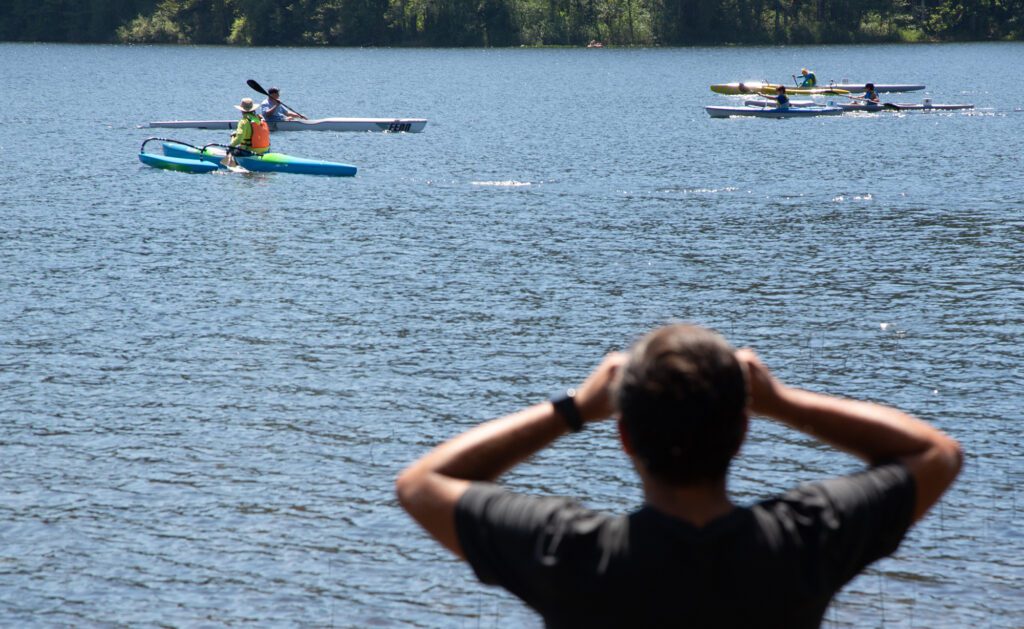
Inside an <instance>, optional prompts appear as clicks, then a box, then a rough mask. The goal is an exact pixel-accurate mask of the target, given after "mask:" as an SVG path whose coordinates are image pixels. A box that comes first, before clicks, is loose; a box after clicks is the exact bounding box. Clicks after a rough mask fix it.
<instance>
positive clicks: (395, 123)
mask: <svg viewBox="0 0 1024 629" xmlns="http://www.w3.org/2000/svg"><path fill="white" fill-rule="evenodd" d="M267 124H268V125H269V126H270V130H271V131H382V132H384V133H419V132H421V131H423V128H424V127H426V126H427V120H426V118H319V119H315V120H281V121H278V122H268V123H267ZM237 125H238V121H237V120H162V121H157V122H150V123H148V124H147V125H146V126H148V127H150V128H162V129H234V128H235V127H236V126H237Z"/></svg>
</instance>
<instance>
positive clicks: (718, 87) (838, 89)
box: [711, 81, 924, 95]
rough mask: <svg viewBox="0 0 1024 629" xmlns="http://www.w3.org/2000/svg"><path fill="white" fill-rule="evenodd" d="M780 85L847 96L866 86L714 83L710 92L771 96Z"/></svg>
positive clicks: (884, 86) (880, 86) (912, 88)
mask: <svg viewBox="0 0 1024 629" xmlns="http://www.w3.org/2000/svg"><path fill="white" fill-rule="evenodd" d="M780 85H782V86H783V87H785V88H786V92H788V93H790V94H849V93H851V92H863V91H864V90H865V89H866V88H867V85H866V84H865V83H850V82H848V81H847V82H844V83H829V84H827V85H825V84H819V85H817V86H816V87H812V88H804V87H794V86H792V85H785V84H784V83H767V82H765V81H743V82H741V83H715V84H713V85H712V86H711V91H712V92H715V93H716V94H732V95H735V94H771V93H774V92H775V89H776V88H777V87H779V86H780ZM923 89H924V85H917V84H911V83H875V91H876V92H916V91H919V90H923Z"/></svg>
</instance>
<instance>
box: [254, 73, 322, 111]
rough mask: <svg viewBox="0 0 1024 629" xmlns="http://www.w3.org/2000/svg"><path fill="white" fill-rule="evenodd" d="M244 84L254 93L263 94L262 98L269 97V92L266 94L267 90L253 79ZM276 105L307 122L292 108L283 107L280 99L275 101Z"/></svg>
mask: <svg viewBox="0 0 1024 629" xmlns="http://www.w3.org/2000/svg"><path fill="white" fill-rule="evenodd" d="M246 84H248V85H249V87H251V88H252V89H254V90H256V91H257V92H259V93H260V94H263V95H264V96H267V97H269V96H270V93H269V92H267V90H265V89H263V86H262V85H260V84H259V83H257V82H256V80H255V79H249V80H248V81H246ZM277 103H278V104H279V105H281V106H282V107H284V108H285V109H287V110H288V111H290V112H292V113H293V114H295V115H296V116H299V117H301V118H302V119H303V120H309V118H306V117H305V116H303V115H302V114H300V113H299V112H297V111H295V110H294V109H292V108H291V107H289V106H288V105H285V104H284V101H282V100H281V99H278V100H277Z"/></svg>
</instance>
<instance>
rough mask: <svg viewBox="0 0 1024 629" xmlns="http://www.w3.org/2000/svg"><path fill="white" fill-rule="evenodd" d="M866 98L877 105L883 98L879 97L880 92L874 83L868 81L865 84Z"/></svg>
mask: <svg viewBox="0 0 1024 629" xmlns="http://www.w3.org/2000/svg"><path fill="white" fill-rule="evenodd" d="M864 100H866V101H868V102H869V103H874V104H875V105H877V104H878V102H879V101H880V100H881V98H879V96H878V92H877V91H875V84H874V83H867V84H865V85H864Z"/></svg>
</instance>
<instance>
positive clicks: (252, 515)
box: [0, 44, 1024, 628]
mask: <svg viewBox="0 0 1024 629" xmlns="http://www.w3.org/2000/svg"><path fill="white" fill-rule="evenodd" d="M0 56H2V58H3V59H4V64H3V66H4V67H3V69H2V70H0V77H2V83H3V85H4V86H5V88H6V91H5V93H4V94H3V102H4V112H3V113H4V115H3V118H2V119H0V217H2V222H0V297H2V299H0V429H2V435H0V479H2V483H0V625H3V626H8V627H13V626H19V627H47V626H131V627H144V626H156V625H161V626H181V627H199V626H203V627H216V626H228V625H230V626H266V627H270V626H275V627H280V626H294V627H324V626H331V627H367V626H382V627H407V626H422V627H516V626H523V627H535V626H539V621H538V619H537V617H536V616H535V615H534V614H533V613H532V612H531V611H530V610H528V609H527V608H525V607H524V606H523V605H521V604H520V603H518V602H517V600H516V599H514V598H513V597H511V596H509V595H508V594H505V593H504V592H503V591H501V590H499V589H494V588H488V587H484V586H482V585H480V584H478V583H477V581H476V580H475V578H474V577H473V575H472V573H471V571H470V570H469V568H468V567H466V566H465V565H464V564H461V563H459V562H457V561H455V560H453V559H452V558H451V557H450V556H448V554H447V553H446V552H443V551H442V550H441V548H440V547H439V546H438V545H437V544H435V543H434V542H433V541H431V540H430V539H428V538H427V537H426V536H425V535H424V534H423V533H422V532H421V531H420V530H419V529H418V528H417V527H416V526H414V524H413V523H412V521H411V520H410V519H409V518H408V517H406V516H405V514H404V513H403V512H402V511H401V510H400V509H399V508H398V506H397V504H396V501H395V499H394V495H393V489H392V487H393V479H394V477H395V475H396V474H397V473H398V472H399V471H400V470H401V469H402V468H403V466H404V465H406V464H407V463H408V462H410V461H411V460H413V459H414V458H416V457H417V456H419V455H420V454H422V453H423V452H425V451H426V450H427V449H428V448H429V447H431V446H432V445H434V444H436V443H438V442H439V441H440V440H443V439H445V438H447V437H449V436H451V435H453V434H455V433H457V432H459V431H462V430H464V429H466V428H468V427H470V426H472V425H474V424H476V423H478V422H480V421H482V420H485V419H488V418H491V417H494V416H498V415H501V414H505V413H507V412H510V411H513V410H516V409H518V408H519V407H521V406H523V405H527V404H530V403H533V402H536V401H539V400H543V399H545V398H546V397H548V396H549V395H550V394H552V393H554V392H556V391H558V390H561V389H564V388H566V387H568V386H571V385H573V384H575V383H576V382H578V381H579V380H580V379H581V378H582V377H584V376H585V375H586V374H587V373H588V372H589V370H590V368H591V367H592V366H593V365H594V364H596V363H597V362H598V361H599V359H600V358H601V356H602V355H603V354H604V353H605V352H606V351H608V350H609V349H614V348H623V347H626V346H628V344H629V343H630V342H631V341H633V340H634V339H635V338H636V337H637V336H638V335H640V334H642V333H643V332H645V331H647V330H648V329H650V328H651V327H653V326H656V325H659V324H662V323H665V322H667V321H671V320H677V319H683V320H690V321H696V322H699V323H702V324H705V325H709V326H713V327H715V328H717V329H719V330H721V331H722V332H723V333H724V334H726V336H727V337H728V338H729V339H730V340H731V341H732V342H733V343H734V344H735V345H737V346H748V345H749V346H752V347H754V348H756V349H757V350H758V351H759V353H760V354H761V356H762V357H763V359H764V360H765V362H766V363H767V364H768V365H769V366H770V367H772V368H773V369H774V370H775V371H776V372H777V374H778V375H779V376H780V377H781V378H783V379H784V380H786V381H788V382H790V383H792V384H795V385H799V386H802V387H806V388H811V389H815V390H821V391H829V392H833V393H837V394H842V395H847V396H853V397H862V398H869V399H874V400H880V401H885V402H888V403H892V404H894V405H897V406H899V407H901V408H903V409H906V410H908V411H910V412H913V413H915V414H918V415H920V416H921V417H924V418H926V419H928V420H929V421H933V422H934V423H935V424H937V425H938V426H940V427H941V428H943V429H944V430H946V431H948V432H949V433H951V434H952V435H954V436H955V437H957V438H958V439H959V440H960V441H961V442H962V443H963V445H964V447H965V449H966V452H967V456H968V458H967V463H966V467H965V470H964V473H963V475H962V477H961V479H960V480H959V481H958V483H957V484H956V485H955V487H954V488H953V489H952V490H951V491H950V492H949V494H948V495H947V497H946V498H945V499H944V500H943V502H942V503H941V505H940V506H939V507H938V508H936V509H935V510H934V511H933V513H932V514H930V515H929V516H928V518H927V519H926V520H925V521H923V522H922V523H921V524H920V525H919V526H918V527H917V528H916V529H914V531H913V532H912V533H911V534H910V536H909V537H908V538H907V540H906V541H905V542H904V544H903V546H902V547H901V549H900V551H899V552H898V553H897V554H896V555H895V556H894V557H892V558H889V559H886V560H884V561H881V562H878V563H877V564H875V565H874V566H872V567H871V569H869V570H868V571H867V572H866V573H865V574H863V575H862V576H860V577H858V578H857V579H856V580H855V581H853V582H852V583H851V584H850V585H849V586H847V588H846V589H845V590H844V591H843V592H842V594H841V595H840V596H839V597H838V598H837V599H836V601H835V603H834V604H833V606H832V607H831V608H830V610H829V612H828V614H827V616H826V620H825V626H826V627H883V626H884V627H964V626H977V627H997V628H1019V627H1021V626H1024V595H1022V591H1024V531H1022V523H1024V491H1022V489H1021V485H1022V483H1024V463H1022V454H1024V445H1022V444H1024V417H1022V411H1021V409H1022V402H1024V396H1022V391H1024V370H1022V363H1021V350H1022V343H1021V338H1022V333H1024V290H1022V288H1024V287H1022V280H1021V278H1022V273H1024V160H1022V157H1021V138H1022V137H1024V112H1022V110H1021V107H1022V105H1024V82H1021V81H1020V80H1019V74H1020V68H1022V67H1024V45H1021V44H971V45H943V46H932V45H920V46H856V47H790V48H741V49H737V48H695V49H671V50H612V49H604V50H525V49H524V50H467V51H464V50H376V49H367V50H347V49H251V50H238V49H222V48H198V47H182V48H175V47H114V46H109V47H107V46H60V45H12V44H0ZM802 66H811V67H813V68H814V69H815V70H816V71H817V72H818V75H819V77H820V78H821V79H823V80H828V79H840V78H843V77H846V78H849V79H850V80H851V81H875V82H911V83H925V84H926V85H928V91H927V92H926V93H924V94H921V93H916V94H903V95H883V96H884V97H885V100H895V101H896V102H906V101H911V102H913V101H917V102H919V101H920V99H921V98H922V96H927V97H931V98H932V99H933V100H934V102H936V103H940V102H946V103H949V102H952V103H958V102H969V103H974V104H975V105H976V106H977V109H975V110H974V111H972V112H952V113H942V114H939V113H913V112H911V113H906V114H890V113H886V114H862V115H844V116H841V117H828V118H819V119H804V120H761V119H727V120H712V119H710V118H709V117H708V116H707V115H706V114H705V113H704V111H703V109H702V107H703V106H704V105H708V104H720V103H727V102H729V99H728V98H726V97H722V96H718V95H715V94H712V93H711V92H710V91H708V89H707V86H708V84H709V83H714V82H725V81H734V80H747V79H762V78H768V79H774V80H781V79H784V78H785V77H789V76H790V75H791V74H793V73H794V72H796V71H797V70H799V68H800V67H802ZM247 78H254V79H256V80H258V81H259V82H260V83H262V84H263V85H264V86H270V85H278V86H280V87H281V88H282V98H283V99H284V101H285V102H286V103H288V104H289V105H291V106H293V107H295V108H296V109H297V110H299V111H301V112H303V113H305V114H306V115H308V116H310V117H322V116H362V117H398V116H403V117H425V118H428V119H429V121H430V122H429V124H428V126H427V128H426V131H425V132H424V133H419V134H376V133H372V134H371V133H367V134H355V133H293V134H285V133H281V134H275V135H274V137H273V142H274V146H275V148H277V149H279V150H281V151H284V152H287V153H291V154H294V155H300V156H304V157H312V158H320V159H331V160H336V161H343V162H348V163H352V164H356V165H357V166H359V167H360V171H359V174H358V176H356V177H355V178H351V179H333V178H318V177H304V176H290V175H282V174H270V175H237V174H215V175H185V174H179V173H171V172H166V171H159V170H155V169H151V168H148V167H146V166H143V165H142V164H140V163H139V162H138V159H137V157H136V153H137V152H138V149H139V145H140V144H141V142H142V140H143V139H145V138H146V137H148V136H152V135H159V136H164V137H167V136H170V137H175V138H178V139H181V140H184V141H187V142H191V143H195V144H204V143H207V142H215V141H220V142H223V141H226V139H227V135H228V133H227V132H213V131H202V130H182V131H174V130H153V129H140V128H137V126H138V125H140V124H143V123H145V122H147V121H149V120H163V119H174V118H193V119H195V118H233V117H234V116H235V114H236V112H235V110H234V109H233V108H232V105H233V104H235V103H237V102H238V101H239V100H240V99H241V98H242V97H243V96H252V97H257V98H258V97H259V95H258V94H255V93H254V92H252V91H250V90H249V89H248V88H247V87H246V84H245V79H247ZM856 467H857V464H856V462H855V461H854V460H853V459H851V458H850V457H847V456H845V455H842V454H838V453H836V452H834V451H831V450H829V449H827V448H824V447H821V446H818V445H816V444H814V443H813V442H810V441H809V440H808V439H806V438H804V437H803V436H801V435H797V434H794V433H792V432H789V431H787V430H784V429H781V428H779V427H778V426H776V425H773V424H770V423H767V422H764V421H757V422H755V423H754V424H753V425H752V431H751V435H750V440H749V442H748V443H747V445H746V446H745V447H744V451H743V453H742V455H741V457H740V458H739V459H738V460H737V462H736V464H735V466H734V478H733V481H732V484H731V491H732V493H733V494H734V496H735V498H736V499H737V500H739V501H752V500H755V499H756V498H757V497H758V496H763V495H766V494H769V493H771V492H776V491H780V490H783V489H785V488H787V487H789V486H791V485H793V484H794V483H796V482H799V481H804V480H811V479H815V478H821V477H824V476H829V475H834V474H838V473H842V472H845V471H848V470H852V469H855V468H856ZM506 481H507V483H508V484H509V485H511V486H514V487H517V488H519V489H522V490H524V491H531V492H538V493H558V494H566V495H571V496H575V497H577V498H579V499H580V500H581V501H583V502H584V503H585V504H588V505H591V506H593V507H596V508H602V509H610V510H617V511H624V510H628V509H632V508H634V507H636V506H637V505H638V503H639V501H640V500H641V496H640V492H639V488H638V485H637V482H636V480H635V478H634V476H633V473H632V471H631V469H630V467H629V465H628V462H627V460H626V459H625V457H624V456H623V455H622V454H621V453H620V452H619V451H618V449H617V445H616V441H615V438H614V435H613V434H612V431H611V430H610V426H602V427H597V428H596V429H593V430H589V431H587V432H585V433H582V434H581V435H579V436H574V437H571V438H567V439H564V440H563V441H560V442H559V443H558V444H557V445H556V447H554V448H552V449H551V450H548V451H546V452H544V453H543V454H542V455H541V456H539V457H537V458H536V459H535V460H533V461H532V462H531V463H530V464H528V465H525V466H523V467H522V468H520V469H518V470H516V471H515V473H514V474H512V475H510V476H509V477H508V478H507V479H506Z"/></svg>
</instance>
